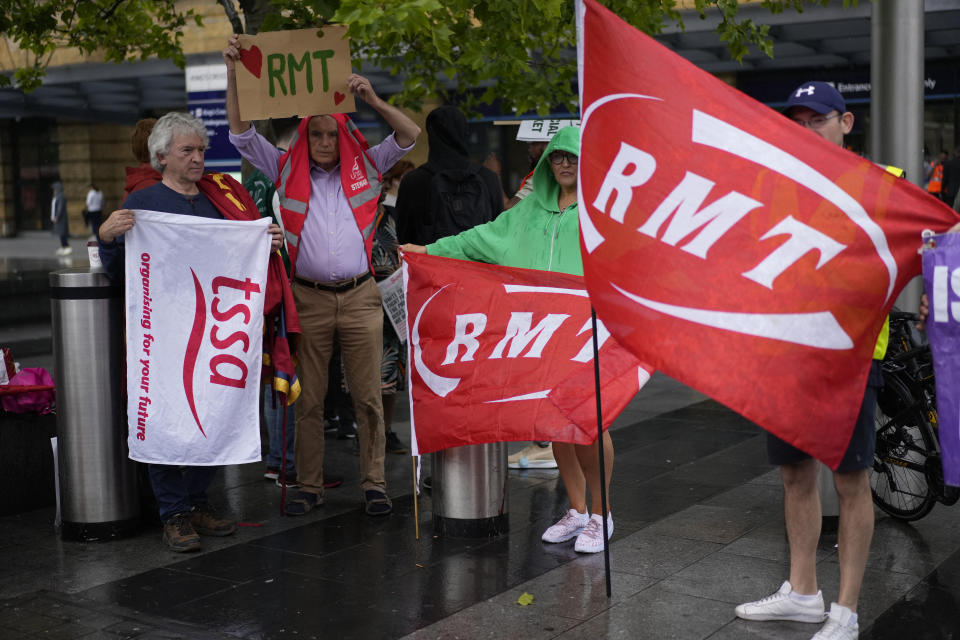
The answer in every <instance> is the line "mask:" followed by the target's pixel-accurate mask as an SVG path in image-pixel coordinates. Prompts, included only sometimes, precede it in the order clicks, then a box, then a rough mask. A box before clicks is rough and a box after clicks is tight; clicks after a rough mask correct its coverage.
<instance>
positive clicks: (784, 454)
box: [767, 360, 883, 472]
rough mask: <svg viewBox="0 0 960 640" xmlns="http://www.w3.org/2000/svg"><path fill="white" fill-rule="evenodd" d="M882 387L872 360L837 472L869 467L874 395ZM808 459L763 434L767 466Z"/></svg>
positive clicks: (874, 437)
mask: <svg viewBox="0 0 960 640" xmlns="http://www.w3.org/2000/svg"><path fill="white" fill-rule="evenodd" d="M882 388H883V372H882V370H881V368H880V361H879V360H874V361H873V364H871V365H870V374H869V375H868V376H867V388H866V390H865V391H864V394H863V403H862V404H861V405H860V414H859V415H858V416H857V424H856V425H855V426H854V427H853V434H852V435H851V436H850V444H848V445H847V451H846V453H844V454H843V460H841V461H840V466H838V467H837V471H842V472H846V471H859V470H860V469H869V468H870V467H871V466H873V449H874V445H876V443H877V426H876V424H875V422H874V419H875V417H876V413H877V392H878V391H879V390H880V389H882ZM809 457H810V454H808V453H805V452H803V451H801V450H800V449H797V448H796V447H794V446H793V445H791V444H789V443H787V442H784V441H783V440H781V439H780V438H778V437H777V436H775V435H773V434H771V433H767V458H768V459H769V460H770V464H776V465H784V464H793V463H796V462H801V461H802V460H806V459H807V458H809Z"/></svg>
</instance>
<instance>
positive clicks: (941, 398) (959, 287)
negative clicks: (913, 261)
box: [923, 233, 960, 486]
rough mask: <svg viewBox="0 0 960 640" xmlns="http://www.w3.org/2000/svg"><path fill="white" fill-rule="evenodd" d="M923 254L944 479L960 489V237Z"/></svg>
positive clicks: (943, 238)
mask: <svg viewBox="0 0 960 640" xmlns="http://www.w3.org/2000/svg"><path fill="white" fill-rule="evenodd" d="M932 240H933V243H932V244H933V248H928V249H926V250H924V252H923V282H924V285H925V288H926V291H927V298H928V299H929V301H930V316H929V317H928V318H927V335H928V336H929V337H930V349H931V351H932V353H933V371H934V375H935V377H936V381H937V413H938V414H939V424H940V447H941V449H942V455H943V477H944V481H945V482H946V483H947V484H950V485H953V486H960V234H958V233H945V234H943V235H938V236H934V237H933V238H932Z"/></svg>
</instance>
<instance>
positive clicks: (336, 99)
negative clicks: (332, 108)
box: [333, 91, 347, 104]
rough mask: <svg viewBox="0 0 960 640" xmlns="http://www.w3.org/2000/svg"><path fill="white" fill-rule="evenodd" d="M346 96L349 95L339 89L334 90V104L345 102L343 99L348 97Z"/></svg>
mask: <svg viewBox="0 0 960 640" xmlns="http://www.w3.org/2000/svg"><path fill="white" fill-rule="evenodd" d="M346 97H347V96H345V95H343V94H342V93H340V92H339V91H334V92H333V104H340V103H341V102H343V99H344V98H346Z"/></svg>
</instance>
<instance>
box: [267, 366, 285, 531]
mask: <svg viewBox="0 0 960 640" xmlns="http://www.w3.org/2000/svg"><path fill="white" fill-rule="evenodd" d="M271 388H272V383H271ZM278 396H279V399H280V402H282V403H283V422H282V423H280V441H281V442H282V443H283V445H282V446H281V447H280V516H281V517H283V516H285V515H287V394H285V393H277V392H276V390H274V391H273V407H274V410H276V407H277V397H278Z"/></svg>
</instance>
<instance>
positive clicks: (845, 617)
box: [811, 602, 860, 640]
mask: <svg viewBox="0 0 960 640" xmlns="http://www.w3.org/2000/svg"><path fill="white" fill-rule="evenodd" d="M852 619H853V612H852V611H850V609H848V608H847V607H841V606H840V605H839V604H837V603H836V602H833V603H831V604H830V615H829V616H827V623H826V624H825V625H823V627H822V628H821V629H820V631H818V632H817V635H815V636H813V638H811V640H857V638H858V637H860V625H859V623H857V622H853V624H851V620H852Z"/></svg>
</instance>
